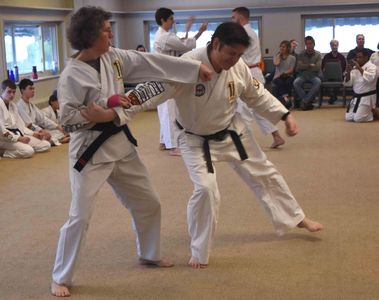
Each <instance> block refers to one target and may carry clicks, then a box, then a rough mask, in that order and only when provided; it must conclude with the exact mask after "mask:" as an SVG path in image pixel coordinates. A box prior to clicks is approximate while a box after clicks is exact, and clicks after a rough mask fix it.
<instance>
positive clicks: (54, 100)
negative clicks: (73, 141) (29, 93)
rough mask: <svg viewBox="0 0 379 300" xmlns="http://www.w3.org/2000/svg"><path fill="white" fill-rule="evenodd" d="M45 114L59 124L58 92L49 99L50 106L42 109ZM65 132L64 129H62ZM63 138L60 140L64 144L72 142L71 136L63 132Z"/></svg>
mask: <svg viewBox="0 0 379 300" xmlns="http://www.w3.org/2000/svg"><path fill="white" fill-rule="evenodd" d="M42 112H43V114H44V115H45V116H46V117H47V118H48V119H50V120H51V121H53V122H54V123H56V124H59V118H60V114H59V102H58V97H57V93H56V91H54V93H53V94H52V95H51V96H50V97H49V106H48V107H45V108H44V109H42ZM62 130H63V129H62ZM62 133H63V137H62V138H60V139H59V142H60V143H62V144H65V143H68V142H69V141H70V135H69V134H68V133H67V132H65V131H64V130H63V132H62Z"/></svg>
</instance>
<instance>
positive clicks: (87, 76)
mask: <svg viewBox="0 0 379 300" xmlns="http://www.w3.org/2000/svg"><path fill="white" fill-rule="evenodd" d="M199 65H200V62H193V61H186V60H182V59H180V58H175V57H169V56H166V55H160V54H151V53H141V52H138V51H132V50H131V51H127V50H121V49H115V48H110V49H109V51H108V52H107V53H105V54H104V55H102V56H101V57H100V73H99V72H97V71H96V70H95V69H94V68H93V67H91V66H90V65H88V64H87V63H85V62H83V61H80V60H77V59H75V58H72V59H71V60H70V61H69V62H68V64H67V66H66V67H65V69H64V70H63V72H62V74H61V77H60V79H59V82H58V99H59V104H60V112H61V118H60V121H61V125H62V126H63V127H64V128H65V131H67V132H71V140H70V150H69V155H70V158H74V159H75V158H79V157H80V155H81V154H82V153H83V152H84V151H85V149H87V147H88V146H89V145H90V144H91V143H92V142H93V141H94V140H95V139H96V137H97V136H98V135H99V134H100V132H99V131H91V130H88V129H89V128H90V127H92V126H93V124H89V123H88V121H87V120H86V119H85V118H83V117H82V115H81V114H80V111H79V108H81V107H83V106H87V105H89V104H91V103H93V102H99V103H106V99H107V98H108V97H109V96H111V95H113V94H116V93H117V94H119V93H124V82H125V81H127V82H135V83H138V82H144V81H146V80H167V81H169V80H172V81H176V82H186V83H191V82H192V83H193V82H196V81H197V78H198V72H199ZM137 68H138V72H134V70H135V69H137ZM114 110H115V111H116V113H117V115H118V118H117V120H115V121H114V123H115V124H116V125H117V126H121V125H124V124H126V122H127V121H128V119H129V118H128V115H127V113H125V111H124V110H123V109H122V108H121V107H116V108H114ZM132 147H133V146H132V144H131V143H130V142H129V141H128V140H127V138H126V136H125V134H124V133H123V132H122V131H121V132H119V133H118V134H115V135H113V136H111V137H110V138H109V139H108V140H107V141H106V142H105V143H104V144H103V145H102V146H101V147H100V148H99V149H98V150H97V151H96V153H95V154H94V156H93V157H92V162H93V163H95V164H96V163H102V162H112V161H117V160H119V159H121V158H123V157H126V156H127V155H128V154H130V153H131V151H132V149H133V148H132Z"/></svg>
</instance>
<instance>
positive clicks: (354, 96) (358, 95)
mask: <svg viewBox="0 0 379 300" xmlns="http://www.w3.org/2000/svg"><path fill="white" fill-rule="evenodd" d="M374 94H376V90H373V91H369V92H366V93H362V94H356V93H354V94H353V98H357V101H356V102H355V105H354V109H353V113H356V112H357V110H358V106H359V103H361V98H362V97H366V96H370V95H374ZM349 110H350V104H349V105H348V107H347V112H349Z"/></svg>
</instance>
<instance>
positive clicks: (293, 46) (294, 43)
mask: <svg viewBox="0 0 379 300" xmlns="http://www.w3.org/2000/svg"><path fill="white" fill-rule="evenodd" d="M290 44H291V49H290V54H291V55H293V56H295V57H296V56H297V54H298V53H297V51H296V49H297V46H299V43H298V42H297V41H296V40H295V39H292V40H290Z"/></svg>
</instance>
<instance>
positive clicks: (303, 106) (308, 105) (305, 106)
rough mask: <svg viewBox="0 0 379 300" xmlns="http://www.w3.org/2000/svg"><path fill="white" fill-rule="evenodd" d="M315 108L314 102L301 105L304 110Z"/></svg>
mask: <svg viewBox="0 0 379 300" xmlns="http://www.w3.org/2000/svg"><path fill="white" fill-rule="evenodd" d="M312 109H313V105H312V103H309V104H304V103H303V104H302V105H301V110H304V111H306V110H312Z"/></svg>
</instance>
